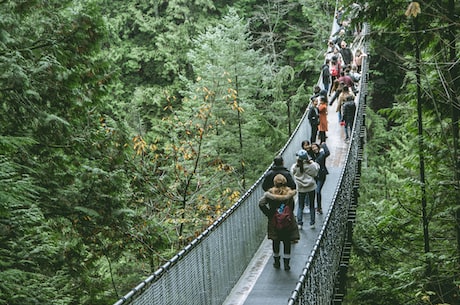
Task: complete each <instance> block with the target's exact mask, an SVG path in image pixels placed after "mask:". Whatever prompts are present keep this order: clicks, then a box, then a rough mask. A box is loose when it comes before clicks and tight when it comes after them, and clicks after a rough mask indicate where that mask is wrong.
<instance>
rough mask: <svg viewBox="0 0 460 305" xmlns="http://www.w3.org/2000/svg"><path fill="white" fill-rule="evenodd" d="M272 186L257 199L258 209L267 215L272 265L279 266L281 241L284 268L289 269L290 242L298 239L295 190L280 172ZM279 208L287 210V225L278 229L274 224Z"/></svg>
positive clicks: (277, 267)
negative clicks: (288, 184)
mask: <svg viewBox="0 0 460 305" xmlns="http://www.w3.org/2000/svg"><path fill="white" fill-rule="evenodd" d="M273 184H274V186H273V187H272V188H270V189H269V190H268V191H267V192H265V193H264V195H263V196H262V197H261V198H260V200H259V208H260V210H261V211H262V212H263V213H264V214H265V216H267V237H268V239H271V240H272V250H273V259H274V263H273V267H275V268H276V269H279V268H280V258H281V254H280V250H281V242H283V255H284V256H283V263H284V270H290V269H291V267H290V265H289V263H290V259H291V243H292V242H295V241H298V240H299V239H300V233H299V229H298V227H297V222H296V220H295V216H294V213H293V211H294V197H295V195H296V191H295V190H293V189H291V188H290V187H288V186H287V179H286V177H284V175H282V174H277V175H276V176H275V177H274V178H273ZM280 208H282V209H286V210H287V211H289V214H288V217H289V221H290V222H289V224H288V226H286V227H284V228H282V229H280V228H277V226H276V224H275V213H276V212H277V210H279V209H280Z"/></svg>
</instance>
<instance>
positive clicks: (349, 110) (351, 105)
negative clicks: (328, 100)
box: [342, 96, 356, 142]
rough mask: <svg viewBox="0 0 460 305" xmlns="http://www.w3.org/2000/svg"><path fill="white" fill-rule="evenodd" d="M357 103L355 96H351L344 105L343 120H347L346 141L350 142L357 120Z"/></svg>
mask: <svg viewBox="0 0 460 305" xmlns="http://www.w3.org/2000/svg"><path fill="white" fill-rule="evenodd" d="M355 112H356V104H355V101H354V96H349V97H348V98H347V100H346V101H345V103H344V104H343V106H342V121H343V122H345V141H346V142H348V141H349V139H350V136H351V132H352V128H353V123H354V121H355Z"/></svg>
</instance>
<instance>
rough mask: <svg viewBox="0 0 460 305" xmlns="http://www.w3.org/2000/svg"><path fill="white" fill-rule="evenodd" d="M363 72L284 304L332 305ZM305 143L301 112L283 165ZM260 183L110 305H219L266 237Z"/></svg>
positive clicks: (363, 86) (353, 168)
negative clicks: (341, 161) (317, 218)
mask: <svg viewBox="0 0 460 305" xmlns="http://www.w3.org/2000/svg"><path fill="white" fill-rule="evenodd" d="M334 22H335V21H334ZM366 62H367V61H364V63H366ZM364 66H365V64H363V71H362V80H361V83H360V89H359V92H360V97H359V105H358V109H357V113H356V119H355V123H354V128H353V135H352V140H351V144H350V145H349V151H348V156H347V158H346V166H345V167H344V170H343V172H342V175H341V178H340V180H339V185H338V187H337V189H336V193H335V195H334V201H333V204H332V206H331V208H330V209H329V211H328V213H327V217H326V220H325V224H324V226H323V228H322V230H321V232H320V235H319V238H318V240H317V242H316V244H315V247H314V249H313V251H312V255H311V256H310V257H309V259H308V262H307V264H306V266H305V268H304V269H303V270H302V274H301V275H300V277H299V281H298V283H297V285H296V287H295V290H294V291H293V293H292V295H291V298H290V299H289V300H286V302H289V304H315V305H319V304H331V301H332V298H333V295H334V284H335V282H336V278H337V272H338V271H337V270H338V268H339V266H338V265H339V261H340V255H341V251H342V246H343V243H344V237H343V232H344V230H345V229H346V228H345V227H346V222H347V220H346V219H347V214H348V209H349V201H350V196H351V195H352V194H351V193H352V189H353V181H354V177H355V175H356V172H357V169H358V166H357V155H358V148H359V147H360V143H359V142H360V141H362V140H363V139H362V138H360V136H359V132H357V130H359V129H360V126H361V124H362V119H361V118H362V115H363V109H364V108H363V106H362V105H361V104H362V102H363V101H364V99H365V97H364V94H363V93H364V92H366V90H367V87H366V86H367V79H366V71H367V70H364ZM309 138H310V124H309V123H308V120H307V112H305V114H304V115H303V117H302V119H301V120H300V122H299V124H298V125H297V127H296V129H295V131H294V133H293V134H292V135H291V137H290V138H289V140H288V142H287V143H286V144H285V146H284V147H283V148H282V150H281V153H280V154H281V155H282V156H283V159H284V161H285V164H293V163H294V162H295V153H296V152H297V151H298V149H299V148H300V146H299V145H300V144H299V143H301V142H302V140H304V139H309ZM267 170H268V169H267ZM262 177H263V176H261V177H260V178H259V180H258V181H257V182H256V183H255V184H254V185H253V186H252V187H251V188H250V189H249V190H248V191H247V192H246V193H245V194H244V195H243V196H242V197H241V198H240V199H239V200H238V202H237V203H236V204H234V205H233V206H232V207H231V208H230V209H229V210H227V211H226V212H225V213H224V214H223V215H222V216H221V217H219V218H218V219H217V220H216V221H215V222H214V223H213V224H212V225H211V226H209V227H208V228H207V229H206V230H205V231H204V232H203V233H201V234H200V235H199V236H198V237H197V238H196V239H194V240H193V241H192V242H191V243H190V244H188V245H187V246H186V247H185V248H184V249H183V250H181V251H180V252H179V253H177V254H176V255H175V256H174V257H173V258H172V259H170V260H169V261H168V262H167V263H165V264H164V265H162V266H161V267H160V268H159V269H158V270H157V271H155V272H154V273H153V274H152V275H151V276H149V277H148V278H147V279H145V280H144V281H142V282H141V283H139V285H137V286H136V287H135V288H133V289H132V290H131V291H130V292H129V293H127V294H126V295H125V296H123V297H122V298H121V299H119V300H118V301H117V302H116V303H115V304H114V305H122V304H136V305H147V304H165V305H176V304H177V305H182V304H201V305H215V304H222V303H223V302H224V301H225V299H226V298H227V296H228V295H229V294H230V292H231V290H232V289H233V287H234V286H235V285H236V283H237V282H238V280H239V278H240V277H241V275H242V274H243V272H244V271H245V269H246V267H247V265H248V264H249V262H250V261H251V259H252V258H253V256H254V254H255V253H256V251H257V250H258V248H259V247H260V245H261V243H262V241H263V240H264V238H265V237H266V217H265V216H264V215H263V214H262V213H261V212H260V210H259V207H258V201H259V198H260V197H261V196H262V195H263V192H264V191H263V189H262Z"/></svg>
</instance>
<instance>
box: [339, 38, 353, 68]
mask: <svg viewBox="0 0 460 305" xmlns="http://www.w3.org/2000/svg"><path fill="white" fill-rule="evenodd" d="M340 54H342V58H343V62H344V64H345V66H348V65H350V64H351V63H352V62H353V52H352V51H351V50H350V48H348V47H347V43H346V42H345V40H342V41H341V42H340Z"/></svg>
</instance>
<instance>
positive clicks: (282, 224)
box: [273, 203, 293, 230]
mask: <svg viewBox="0 0 460 305" xmlns="http://www.w3.org/2000/svg"><path fill="white" fill-rule="evenodd" d="M292 222H293V219H292V211H291V208H290V207H289V206H288V205H287V204H284V203H282V204H281V205H280V206H279V207H278V208H276V210H275V215H273V226H274V227H275V229H277V230H284V229H288V228H289V227H290V226H291V225H292Z"/></svg>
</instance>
